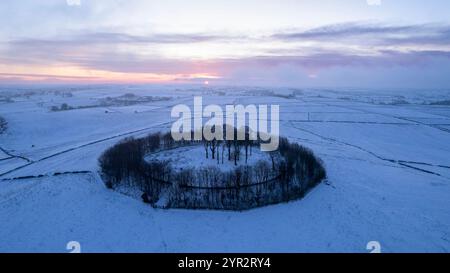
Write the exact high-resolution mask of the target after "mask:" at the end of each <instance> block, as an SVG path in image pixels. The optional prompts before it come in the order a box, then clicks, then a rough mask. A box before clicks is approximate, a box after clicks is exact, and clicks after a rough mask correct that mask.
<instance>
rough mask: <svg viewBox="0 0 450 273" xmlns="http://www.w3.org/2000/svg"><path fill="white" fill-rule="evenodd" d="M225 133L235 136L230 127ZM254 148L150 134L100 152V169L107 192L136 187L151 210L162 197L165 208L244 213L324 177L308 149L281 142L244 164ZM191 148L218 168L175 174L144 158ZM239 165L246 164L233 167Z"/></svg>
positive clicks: (294, 195) (295, 195)
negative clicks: (202, 151) (198, 148)
mask: <svg viewBox="0 0 450 273" xmlns="http://www.w3.org/2000/svg"><path fill="white" fill-rule="evenodd" d="M226 129H228V130H230V129H232V130H234V133H235V134H237V130H236V129H234V128H225V127H224V131H225V132H226ZM192 136H194V132H192ZM192 139H194V138H192ZM235 139H236V138H235ZM258 144H259V141H250V140H233V141H218V140H212V141H207V140H206V139H202V140H200V141H197V140H192V141H186V140H182V141H174V140H173V138H172V136H171V134H170V133H166V134H161V133H155V134H150V135H148V136H147V137H144V138H140V139H134V138H128V139H125V140H123V141H121V142H119V143H117V144H116V145H115V146H113V147H112V148H110V149H108V150H107V151H105V152H104V153H103V155H102V156H101V157H100V159H99V164H100V167H101V175H102V178H103V179H104V182H105V185H106V186H107V187H108V188H111V189H115V188H118V187H132V188H137V189H139V190H140V191H141V192H142V199H143V200H144V201H145V202H147V203H150V204H152V205H155V204H156V203H158V204H159V203H161V202H158V201H159V200H160V199H161V198H163V197H164V202H162V203H164V205H163V206H164V208H190V209H224V210H246V209H251V208H255V207H260V206H265V205H269V204H274V203H280V202H288V201H291V200H295V199H299V198H302V197H303V196H304V195H305V194H306V193H307V192H308V191H309V190H310V189H311V188H313V187H314V186H316V185H317V184H318V183H320V182H321V181H322V180H323V179H324V178H325V177H326V172H325V168H324V167H323V163H322V162H321V161H320V160H319V159H317V158H316V157H315V156H314V154H313V152H312V151H311V150H309V149H307V148H305V147H303V146H300V145H298V144H297V143H290V142H289V141H288V140H287V139H286V138H281V139H280V145H279V150H278V151H275V152H270V154H269V156H270V160H259V161H257V162H256V163H255V164H253V165H247V161H248V158H249V156H251V153H252V152H251V151H252V147H254V146H256V145H258ZM190 145H203V146H204V147H205V160H215V161H217V164H218V165H217V166H209V167H202V168H190V169H182V170H179V171H177V170H176V169H175V168H173V167H172V166H171V164H170V163H169V162H165V161H159V160H151V161H146V160H145V159H144V158H145V156H146V155H148V154H151V153H156V152H159V151H162V150H168V149H174V148H178V147H184V146H190ZM242 151H243V152H242ZM241 160H242V161H245V163H246V164H242V165H239V166H238V165H237V162H241ZM226 161H230V163H229V164H235V165H236V167H235V168H234V169H232V170H230V171H222V170H221V169H220V168H219V167H220V164H224V163H225V162H226Z"/></svg>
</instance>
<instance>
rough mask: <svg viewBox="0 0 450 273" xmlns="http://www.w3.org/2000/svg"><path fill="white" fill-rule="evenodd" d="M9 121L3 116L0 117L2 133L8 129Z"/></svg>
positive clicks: (0, 131)
mask: <svg viewBox="0 0 450 273" xmlns="http://www.w3.org/2000/svg"><path fill="white" fill-rule="evenodd" d="M7 127H8V122H6V120H5V119H4V118H3V117H0V134H1V133H3V132H5V131H6V128H7Z"/></svg>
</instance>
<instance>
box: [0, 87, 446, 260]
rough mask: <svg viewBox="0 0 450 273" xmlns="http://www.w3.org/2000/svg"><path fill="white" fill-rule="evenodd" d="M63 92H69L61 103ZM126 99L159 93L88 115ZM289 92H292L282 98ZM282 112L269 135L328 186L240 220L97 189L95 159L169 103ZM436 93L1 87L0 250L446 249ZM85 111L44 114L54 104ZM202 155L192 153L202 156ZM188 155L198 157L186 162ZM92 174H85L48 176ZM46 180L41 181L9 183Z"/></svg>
mask: <svg viewBox="0 0 450 273" xmlns="http://www.w3.org/2000/svg"><path fill="white" fill-rule="evenodd" d="M30 91H32V92H30ZM68 92H70V95H68ZM128 93H133V94H135V95H137V96H164V97H170V98H171V99H170V100H167V101H154V102H152V101H148V102H144V103H141V104H136V105H132V106H105V107H100V106H97V102H98V101H99V100H102V99H105V98H107V97H119V96H122V95H124V94H128ZM290 94H295V96H289V95H290ZM194 95H202V96H203V103H204V105H206V104H210V103H214V104H219V105H224V104H231V103H242V104H279V105H280V110H281V114H280V118H281V125H280V133H281V135H284V136H287V137H288V138H289V139H290V140H292V141H296V142H299V143H300V144H302V145H304V146H307V147H309V148H311V149H312V150H313V151H314V152H315V153H316V154H317V155H318V156H319V157H321V158H322V159H323V161H324V163H325V166H326V169H327V172H328V177H329V178H328V181H327V183H323V184H321V185H319V186H318V187H316V188H315V189H314V190H313V191H312V192H311V193H309V194H308V195H307V196H306V198H304V199H303V200H300V201H296V202H291V203H288V204H279V205H275V206H270V207H265V208H260V209H255V210H251V211H247V212H242V213H239V212H221V211H187V210H158V209H153V208H151V207H149V206H147V205H145V204H144V203H142V202H140V201H139V200H136V199H134V198H132V197H128V196H126V195H123V194H119V193H117V192H114V191H110V190H108V189H106V188H105V187H104V186H103V184H102V182H101V180H100V179H99V177H98V175H97V173H96V172H97V171H98V165H97V159H98V157H99V155H100V154H101V153H102V152H103V151H104V150H105V149H107V148H108V147H110V146H111V145H113V144H114V143H116V142H117V141H120V140H121V139H123V138H125V137H130V136H135V137H139V136H142V135H146V134H148V133H150V132H156V131H161V130H167V129H168V128H170V125H171V123H172V122H173V121H174V120H173V119H171V118H170V110H171V108H172V106H173V105H176V104H179V103H183V104H188V105H192V103H193V96H194ZM449 98H450V92H449V91H446V90H423V91H421V90H329V89H327V90H318V89H315V90H309V89H304V90H293V89H288V88H286V89H282V88H279V89H264V88H252V87H247V88H236V87H234V88H228V87H217V88H214V87H207V88H206V87H196V86H89V87H69V86H66V87H64V86H62V87H54V86H51V87H39V88H36V87H35V88H31V87H30V88H13V87H0V116H2V117H4V118H5V119H6V120H7V122H8V130H7V131H6V132H4V133H3V134H2V135H0V148H1V149H0V223H1V228H0V252H66V251H67V250H66V244H67V242H69V241H79V242H80V243H81V246H82V251H84V252H99V251H106V252H123V251H133V252H248V251H253V252H367V250H366V245H367V243H368V242H369V241H379V242H380V244H381V246H382V251H384V252H450V107H449V106H445V105H432V104H433V103H435V102H439V101H445V100H448V99H449ZM62 103H67V104H68V105H71V106H86V105H96V107H92V108H84V109H74V110H70V111H58V112H52V111H50V107H51V106H53V105H61V104H62ZM199 153H200V151H199ZM191 159H192V160H194V159H195V157H192V158H191ZM74 171H89V172H90V173H84V174H75V173H67V174H63V175H57V176H53V174H54V173H65V172H74ZM30 175H33V176H38V175H44V176H43V177H40V178H25V179H20V180H8V179H10V178H17V177H26V176H30Z"/></svg>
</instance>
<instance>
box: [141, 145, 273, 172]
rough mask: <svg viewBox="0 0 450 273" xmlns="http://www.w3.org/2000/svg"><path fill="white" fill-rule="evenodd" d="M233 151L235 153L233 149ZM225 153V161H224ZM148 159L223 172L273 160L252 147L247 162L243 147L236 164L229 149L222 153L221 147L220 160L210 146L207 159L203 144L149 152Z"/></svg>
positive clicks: (176, 169)
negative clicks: (229, 158)
mask: <svg viewBox="0 0 450 273" xmlns="http://www.w3.org/2000/svg"><path fill="white" fill-rule="evenodd" d="M231 153H233V152H232V151H231ZM222 154H223V163H222ZM145 160H147V161H160V162H162V161H165V162H167V163H168V164H170V165H171V166H172V168H174V170H175V171H180V170H187V169H192V168H197V169H201V168H208V167H217V168H219V169H220V170H221V171H223V172H227V171H231V170H234V169H235V168H236V167H238V166H245V165H248V166H254V165H255V164H256V163H257V162H258V161H260V160H262V161H265V162H271V161H270V160H271V159H270V155H269V154H268V153H265V152H262V151H261V150H260V149H259V147H252V148H251V154H250V148H249V150H248V157H247V162H245V149H244V148H242V150H241V156H240V160H238V161H237V162H236V166H235V165H234V160H232V161H228V151H227V149H226V148H225V150H224V151H223V153H222V148H220V149H219V161H217V156H215V159H212V156H211V150H210V148H209V147H208V158H207V159H206V152H205V147H204V146H203V145H202V144H198V145H191V146H186V147H180V148H176V149H170V150H163V151H159V152H156V153H152V154H149V155H147V156H146V157H145Z"/></svg>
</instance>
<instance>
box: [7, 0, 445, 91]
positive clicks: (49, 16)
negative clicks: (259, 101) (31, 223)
mask: <svg viewBox="0 0 450 273" xmlns="http://www.w3.org/2000/svg"><path fill="white" fill-rule="evenodd" d="M449 11H450V1H448V0H428V1H425V0H423V1H419V0H344V1H342V0H304V1H302V0H273V1H272V0H239V1H237V0H226V1H225V0H190V1H183V0H165V1H152V0H142V1H141V0H43V1H35V0H2V1H1V2H0V84H1V83H42V82H43V83H198V84H205V83H209V84H230V85H235V84H240V85H262V86H265V85H267V86H311V87H375V88H377V87H389V88H394V87H398V88H410V87H417V88H448V87H450V77H449V75H450V16H449V13H450V12H449Z"/></svg>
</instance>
